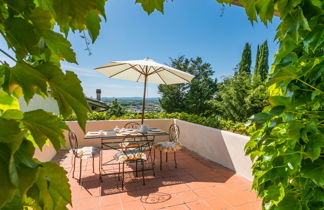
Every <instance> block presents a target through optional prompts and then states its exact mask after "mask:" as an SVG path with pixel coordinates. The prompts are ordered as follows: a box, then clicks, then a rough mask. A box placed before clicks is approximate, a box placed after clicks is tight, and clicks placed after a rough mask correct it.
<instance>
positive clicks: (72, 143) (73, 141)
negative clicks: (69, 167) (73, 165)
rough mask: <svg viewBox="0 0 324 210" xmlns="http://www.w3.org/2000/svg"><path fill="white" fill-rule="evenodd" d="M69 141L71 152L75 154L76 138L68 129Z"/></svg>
mask: <svg viewBox="0 0 324 210" xmlns="http://www.w3.org/2000/svg"><path fill="white" fill-rule="evenodd" d="M69 143H70V147H71V149H72V151H73V154H74V155H76V150H77V149H78V148H79V144H78V138H77V136H76V135H75V133H74V132H73V131H69Z"/></svg>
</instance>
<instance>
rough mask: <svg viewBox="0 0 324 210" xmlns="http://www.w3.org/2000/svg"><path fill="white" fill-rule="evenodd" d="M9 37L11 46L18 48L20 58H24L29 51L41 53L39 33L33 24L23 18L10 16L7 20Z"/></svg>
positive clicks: (6, 25) (6, 26)
mask: <svg viewBox="0 0 324 210" xmlns="http://www.w3.org/2000/svg"><path fill="white" fill-rule="evenodd" d="M5 28H6V31H7V36H6V37H7V39H8V40H9V43H10V44H11V46H10V47H14V48H15V49H16V55H17V57H18V58H19V59H22V58H24V57H25V56H26V55H27V53H28V52H29V53H32V54H39V50H38V47H37V43H38V41H39V35H38V34H37V33H36V32H35V30H34V28H33V25H32V24H31V23H29V22H28V21H26V20H24V19H22V18H8V19H7V20H6V22H5ZM22 31H23V33H22Z"/></svg>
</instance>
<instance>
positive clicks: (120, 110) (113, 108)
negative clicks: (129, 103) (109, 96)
mask: <svg viewBox="0 0 324 210" xmlns="http://www.w3.org/2000/svg"><path fill="white" fill-rule="evenodd" d="M106 113H107V116H108V118H110V117H112V116H116V117H121V116H123V115H124V114H126V109H125V108H124V107H122V106H121V105H120V104H119V103H118V100H117V99H115V100H113V101H112V102H111V103H110V104H109V105H108V109H107V111H106Z"/></svg>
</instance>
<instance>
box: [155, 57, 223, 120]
mask: <svg viewBox="0 0 324 210" xmlns="http://www.w3.org/2000/svg"><path fill="white" fill-rule="evenodd" d="M171 66H172V67H174V68H176V69H179V70H182V71H185V72H188V73H190V74H192V75H194V76H195V78H194V79H193V80H192V81H191V83H189V84H178V85H159V93H160V94H161V95H162V98H161V99H160V104H161V107H162V108H163V109H164V110H165V111H166V112H168V113H171V112H187V113H191V114H197V115H200V114H204V113H205V112H206V111H207V110H209V109H210V106H209V104H208V103H207V102H208V100H211V99H212V98H213V95H214V93H215V91H216V88H217V86H216V84H217V82H216V80H215V79H212V76H213V74H214V71H213V70H212V68H211V65H210V64H209V63H204V62H203V61H202V59H201V58H199V57H197V58H195V59H193V58H191V59H188V58H185V57H184V56H180V57H178V58H176V59H171Z"/></svg>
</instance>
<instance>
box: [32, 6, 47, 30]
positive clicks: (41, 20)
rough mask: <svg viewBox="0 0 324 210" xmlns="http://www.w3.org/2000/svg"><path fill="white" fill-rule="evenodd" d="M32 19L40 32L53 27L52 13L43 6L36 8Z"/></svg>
mask: <svg viewBox="0 0 324 210" xmlns="http://www.w3.org/2000/svg"><path fill="white" fill-rule="evenodd" d="M30 19H31V21H32V22H33V25H34V26H35V28H36V29H37V30H38V32H39V33H40V34H43V33H44V32H46V31H48V30H50V29H51V28H52V23H51V20H52V16H51V13H50V12H48V11H46V10H43V9H41V8H36V9H34V10H33V12H32V14H31V15H30Z"/></svg>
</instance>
